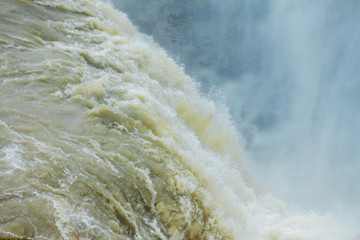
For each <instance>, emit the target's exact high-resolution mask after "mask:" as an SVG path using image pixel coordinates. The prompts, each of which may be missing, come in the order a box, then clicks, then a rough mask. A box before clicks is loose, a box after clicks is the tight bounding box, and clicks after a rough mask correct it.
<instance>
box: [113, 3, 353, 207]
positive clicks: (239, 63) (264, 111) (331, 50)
mask: <svg viewBox="0 0 360 240" xmlns="http://www.w3.org/2000/svg"><path fill="white" fill-rule="evenodd" d="M112 2H113V4H114V5H115V6H116V7H117V8H118V9H119V10H121V11H123V12H125V13H127V14H128V16H129V18H130V19H131V20H132V22H133V23H134V24H135V25H136V26H138V28H139V30H140V31H141V32H144V33H146V34H148V35H151V36H152V37H153V38H154V40H155V41H156V42H157V43H159V45H161V46H162V47H164V48H165V49H167V50H168V52H169V54H170V55H171V56H172V57H174V58H175V59H177V61H178V62H179V63H182V64H184V65H185V68H186V72H187V73H188V74H190V75H191V76H192V77H194V78H195V79H197V80H198V81H199V82H201V83H202V86H201V89H202V91H203V92H204V93H205V94H208V95H209V96H210V97H211V98H214V99H215V101H220V102H221V101H222V100H221V97H219V94H218V92H219V90H220V91H221V92H222V93H221V94H223V95H224V96H225V100H224V101H226V104H227V105H228V106H229V112H230V114H231V116H232V119H233V121H234V122H235V125H236V126H237V128H238V130H239V132H240V134H241V136H242V137H243V138H244V139H245V143H244V145H245V148H246V150H247V151H248V152H249V153H250V157H248V158H249V159H248V162H250V163H251V164H250V165H251V168H252V171H253V172H254V174H255V175H256V176H257V177H258V178H259V179H261V180H262V181H264V182H266V183H267V184H268V185H269V187H270V188H272V189H274V191H276V192H277V194H278V195H280V196H282V197H283V198H285V199H287V200H288V201H293V202H295V203H298V204H302V205H305V206H308V207H316V208H317V209H319V208H324V209H329V208H330V209H332V210H341V211H344V210H350V211H354V210H355V209H356V211H358V210H359V207H360V204H359V203H360V139H359V137H360V65H359V64H360V14H359V13H360V1H356V0H342V1H340V0H339V1H336V0H316V1H312V0H292V1H290V0H225V1H216V0H182V1H179V0H151V1H149V0H113V1H112ZM214 89H215V90H214ZM221 94H220V96H221ZM219 99H220V100H219ZM250 158H251V159H250ZM357 214H358V213H357Z"/></svg>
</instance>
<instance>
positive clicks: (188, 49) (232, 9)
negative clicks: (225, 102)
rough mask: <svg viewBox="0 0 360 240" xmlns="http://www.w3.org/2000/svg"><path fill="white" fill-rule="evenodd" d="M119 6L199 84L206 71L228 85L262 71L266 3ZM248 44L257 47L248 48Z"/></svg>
mask: <svg viewBox="0 0 360 240" xmlns="http://www.w3.org/2000/svg"><path fill="white" fill-rule="evenodd" d="M114 5H115V6H117V7H118V8H120V9H122V10H123V11H124V12H126V13H128V14H129V17H130V19H131V20H132V21H133V22H134V24H135V25H136V26H139V28H140V30H141V31H142V32H145V33H146V34H148V35H151V36H153V37H154V39H155V40H156V42H158V43H159V44H160V45H161V46H164V47H165V48H166V49H168V50H169V51H170V53H171V54H172V55H173V56H175V57H179V58H180V61H181V63H183V64H184V65H185V66H187V71H189V72H191V73H192V74H194V75H196V76H198V77H199V78H202V77H204V76H202V75H201V73H200V74H199V72H202V71H203V70H204V69H211V71H212V74H216V75H218V76H219V77H222V78H224V79H225V80H226V79H227V78H234V77H238V76H239V75H241V74H243V73H245V72H248V71H259V68H258V65H259V64H261V59H260V55H259V52H260V49H259V48H260V47H265V46H261V45H264V44H265V43H261V42H259V41H261V40H260V39H259V33H258V32H257V29H256V26H257V24H258V23H259V22H262V21H264V16H265V15H266V14H265V13H266V11H267V3H264V2H263V1H227V2H223V3H222V4H219V3H218V2H216V1H204V0H199V1H188V0H187V1H174V0H172V1H114ZM139 13H141V14H139ZM249 38H251V39H256V40H255V41H258V42H256V43H255V42H254V44H253V45H252V46H251V47H249V46H245V44H244V43H245V42H246V41H249ZM206 80H207V81H213V80H214V79H206Z"/></svg>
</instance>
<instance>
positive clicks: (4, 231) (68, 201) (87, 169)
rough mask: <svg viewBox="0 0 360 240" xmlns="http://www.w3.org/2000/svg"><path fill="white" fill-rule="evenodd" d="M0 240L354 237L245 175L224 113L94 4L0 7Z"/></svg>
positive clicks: (155, 49) (69, 0)
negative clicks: (267, 191)
mask: <svg viewBox="0 0 360 240" xmlns="http://www.w3.org/2000/svg"><path fill="white" fill-rule="evenodd" d="M0 64H1V65H0V170H1V171H0V238H2V239H12V238H26V239H250V240H253V239H254V240H256V239H259V240H260V239H279V240H280V239H324V240H325V239H326V240H329V239H334V240H339V239H344V240H345V239H349V240H355V239H359V235H356V234H357V231H358V230H357V229H356V225H355V224H351V223H345V222H343V221H342V220H341V219H336V218H334V217H333V216H331V215H330V214H327V215H317V214H315V213H311V214H310V213H302V212H301V211H298V210H294V209H292V208H290V207H289V206H287V205H286V204H285V203H284V202H282V201H280V200H278V199H276V198H275V197H272V195H271V194H267V193H263V192H262V191H260V190H259V189H257V187H256V186H255V184H254V183H253V181H252V180H251V178H250V174H249V173H247V171H246V169H245V168H244V163H243V160H242V150H241V148H240V144H239V139H238V136H237V133H236V130H235V128H234V127H233V126H232V123H231V121H230V120H229V117H228V116H227V114H226V111H225V110H221V109H217V107H216V106H215V104H214V103H213V102H211V101H210V100H208V99H206V98H205V97H203V96H202V95H201V94H200V93H199V91H198V86H197V83H196V82H194V81H193V80H192V79H191V78H190V77H189V76H187V75H186V74H185V73H184V70H183V69H182V67H180V66H179V65H177V64H176V63H175V62H174V61H173V60H172V59H171V58H169V57H168V56H167V54H166V52H165V51H164V50H163V49H161V48H160V47H159V46H157V45H156V44H155V43H154V42H153V41H152V40H151V38H149V37H147V36H145V35H142V34H140V33H139V32H138V31H137V30H136V28H135V27H134V26H133V25H132V24H131V23H130V21H129V20H128V18H127V17H126V15H125V14H123V13H121V12H118V11H117V10H114V9H113V8H112V7H111V6H110V5H109V4H106V3H103V2H101V1H96V0H66V1H64V0H52V1H47V0H1V2H0Z"/></svg>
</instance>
